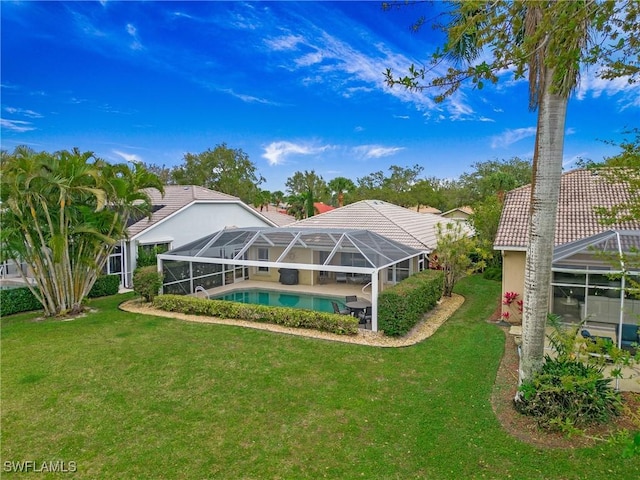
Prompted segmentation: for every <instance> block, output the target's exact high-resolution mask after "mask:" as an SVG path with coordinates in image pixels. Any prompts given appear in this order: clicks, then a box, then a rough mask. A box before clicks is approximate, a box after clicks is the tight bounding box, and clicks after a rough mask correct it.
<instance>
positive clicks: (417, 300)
mask: <svg viewBox="0 0 640 480" xmlns="http://www.w3.org/2000/svg"><path fill="white" fill-rule="evenodd" d="M443 275H444V274H443V272H442V271H441V270H423V271H422V272H419V273H416V274H415V275H412V276H410V277H409V278H406V279H405V280H403V281H402V282H400V283H398V284H397V285H394V286H393V287H391V288H388V289H386V290H384V291H382V293H380V296H379V297H378V328H379V329H380V330H382V331H384V334H385V335H388V336H390V337H400V336H402V335H406V334H407V333H409V331H410V330H411V329H412V328H413V327H414V326H415V325H416V324H417V323H418V322H419V321H420V320H421V319H422V317H423V316H424V314H425V313H427V312H428V311H429V310H431V309H433V307H435V306H436V303H437V302H438V300H440V298H441V297H442V292H443V287H444V279H443Z"/></svg>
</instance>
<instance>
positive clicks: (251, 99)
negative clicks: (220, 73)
mask: <svg viewBox="0 0 640 480" xmlns="http://www.w3.org/2000/svg"><path fill="white" fill-rule="evenodd" d="M220 91H222V92H225V93H228V94H229V95H232V96H234V97H236V98H238V99H240V100H242V101H243V102H246V103H264V104H266V105H277V103H275V102H272V101H270V100H267V99H266V98H259V97H254V96H252V95H245V94H243V93H236V92H234V91H233V90H232V89H230V88H224V89H221V90H220Z"/></svg>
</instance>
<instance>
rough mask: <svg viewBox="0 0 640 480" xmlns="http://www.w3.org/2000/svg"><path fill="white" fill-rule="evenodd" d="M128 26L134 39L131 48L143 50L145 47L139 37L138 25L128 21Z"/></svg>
mask: <svg viewBox="0 0 640 480" xmlns="http://www.w3.org/2000/svg"><path fill="white" fill-rule="evenodd" d="M126 28H127V33H128V34H129V36H131V38H132V39H133V41H132V42H131V43H130V44H129V47H130V48H131V50H142V49H143V47H142V43H140V40H139V39H138V30H137V29H136V27H135V26H134V25H132V24H131V23H127V27H126Z"/></svg>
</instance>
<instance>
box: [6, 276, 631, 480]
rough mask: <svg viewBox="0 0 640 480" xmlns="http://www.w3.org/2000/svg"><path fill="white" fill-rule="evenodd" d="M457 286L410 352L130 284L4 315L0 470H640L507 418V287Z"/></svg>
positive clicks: (419, 475)
mask: <svg viewBox="0 0 640 480" xmlns="http://www.w3.org/2000/svg"><path fill="white" fill-rule="evenodd" d="M456 291H457V292H458V293H460V294H461V295H464V296H465V297H466V302H465V303H464V304H463V306H462V307H461V308H460V310H458V312H457V313H456V314H455V315H454V316H453V317H452V318H451V319H450V320H449V321H448V322H447V323H445V324H444V325H443V327H441V328H440V330H439V331H438V332H437V333H436V334H435V335H434V336H433V337H431V338H429V339H427V340H426V341H424V342H422V343H421V344H418V345H415V346H412V347H407V348H400V349H381V348H373V347H366V346H360V345H350V344H341V343H332V342H328V341H323V340H314V339H308V338H302V337H294V336H287V335H282V334H276V333H271V332H265V331H259V330H252V329H246V328H240V327H231V326H223V325H213V324H194V323H186V322H182V321H178V320H172V319H165V318H158V317H149V316H143V315H136V314H131V313H126V312H121V311H119V310H118V309H117V305H118V303H119V302H121V301H123V300H124V299H128V298H130V297H128V296H116V297H109V298H106V299H100V300H95V301H92V302H91V306H92V307H94V308H95V309H97V311H96V312H94V313H90V314H88V315H87V316H86V317H85V318H80V319H75V320H72V321H66V322H63V321H44V322H33V321H32V319H33V318H34V315H17V316H13V317H9V318H5V319H2V351H1V355H2V357H1V361H2V364H1V367H2V371H1V374H2V378H1V386H2V391H1V394H2V446H1V449H2V450H1V452H2V463H3V474H4V475H6V477H7V478H18V477H19V476H20V474H7V473H4V467H5V465H6V464H5V462H7V461H27V460H33V461H35V462H36V463H38V464H39V463H41V462H49V461H56V460H60V461H65V462H67V463H68V462H71V461H73V462H75V463H76V465H77V472H75V473H74V474H72V475H71V476H72V478H123V479H133V478H135V479H143V478H162V479H173V478H175V479H186V478H194V479H205V478H212V479H298V478H301V479H302V478H312V479H318V478H334V479H354V478H366V479H403V480H404V479H413V478H416V479H430V480H431V479H463V478H464V479H466V478H492V479H502V478H526V479H552V478H558V479H560V478H562V479H586V478H588V479H613V478H621V479H622V478H629V479H631V478H640V461H639V460H638V458H637V457H636V458H631V459H622V458H621V456H620V454H621V447H620V446H619V445H614V444H609V443H603V444H599V445H598V446H596V447H593V448H585V449H569V450H550V449H540V448H534V447H532V446H529V445H527V444H524V443H521V442H519V441H517V440H514V439H513V438H511V437H510V436H508V435H507V433H506V432H505V431H503V430H502V428H501V426H500V424H499V423H498V421H497V419H496V418H495V415H494V413H493V411H492V409H491V404H490V400H489V398H490V395H491V391H492V386H493V382H494V379H495V375H496V371H497V368H498V364H499V361H500V358H501V355H502V351H503V348H504V334H503V332H502V331H501V330H500V329H498V328H496V327H495V326H493V325H491V324H488V323H486V321H485V320H486V319H487V318H488V317H489V316H490V315H491V313H492V312H493V310H494V309H495V306H496V302H497V300H498V298H499V295H500V285H499V283H497V282H490V281H485V280H482V279H481V278H479V277H471V278H467V279H465V280H464V281H462V282H461V283H460V284H459V286H458V287H457V289H456ZM22 475H23V476H25V477H29V478H33V474H32V473H31V474H22ZM58 475H59V476H60V477H65V476H69V475H70V474H58ZM52 476H54V475H52Z"/></svg>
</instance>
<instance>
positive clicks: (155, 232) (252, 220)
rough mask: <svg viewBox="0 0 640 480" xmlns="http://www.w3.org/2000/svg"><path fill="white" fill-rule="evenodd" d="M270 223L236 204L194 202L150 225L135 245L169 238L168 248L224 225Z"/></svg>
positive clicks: (236, 225)
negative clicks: (169, 244)
mask: <svg viewBox="0 0 640 480" xmlns="http://www.w3.org/2000/svg"><path fill="white" fill-rule="evenodd" d="M263 226H270V225H268V224H267V223H266V222H265V221H263V220H261V219H260V218H259V217H258V216H257V215H255V214H253V213H252V212H251V211H249V210H246V209H244V208H242V207H241V206H240V205H238V204H233V203H229V204H219V203H218V204H207V203H195V204H192V205H189V206H188V207H186V208H185V209H184V210H182V211H180V212H178V213H176V214H175V215H173V216H172V217H170V218H167V219H166V220H164V221H163V222H161V223H158V224H156V225H154V226H153V227H152V228H150V229H149V230H147V231H145V232H143V233H141V234H140V235H138V236H137V237H136V240H137V242H138V244H145V243H155V242H156V240H158V241H166V239H171V242H172V244H171V247H172V248H176V247H180V246H182V245H184V244H186V243H189V242H191V241H193V240H196V239H198V238H202V237H204V236H206V235H209V234H211V233H213V232H217V231H218V230H222V229H224V228H225V227H263Z"/></svg>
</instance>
